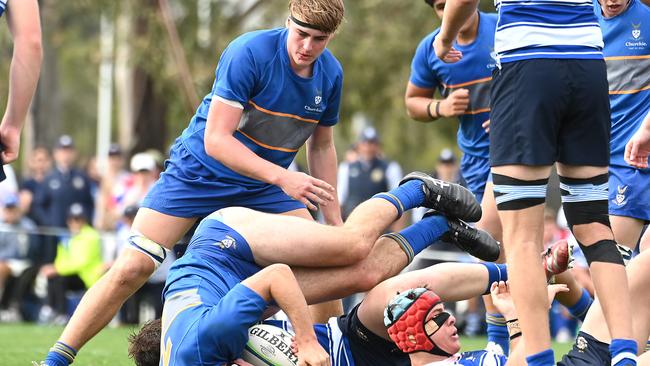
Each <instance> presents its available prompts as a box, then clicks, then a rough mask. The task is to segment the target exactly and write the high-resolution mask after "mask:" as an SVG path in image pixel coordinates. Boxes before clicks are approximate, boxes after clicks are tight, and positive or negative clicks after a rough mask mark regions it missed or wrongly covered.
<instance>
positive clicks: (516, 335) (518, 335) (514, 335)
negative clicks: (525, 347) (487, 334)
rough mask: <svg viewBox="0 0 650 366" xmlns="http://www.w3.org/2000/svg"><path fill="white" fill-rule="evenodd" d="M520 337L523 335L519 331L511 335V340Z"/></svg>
mask: <svg viewBox="0 0 650 366" xmlns="http://www.w3.org/2000/svg"><path fill="white" fill-rule="evenodd" d="M519 337H521V332H518V333H515V334H513V335H511V336H510V340H511V341H512V340H513V339H517V338H519Z"/></svg>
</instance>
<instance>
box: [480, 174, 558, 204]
mask: <svg viewBox="0 0 650 366" xmlns="http://www.w3.org/2000/svg"><path fill="white" fill-rule="evenodd" d="M492 176H493V179H494V189H493V190H494V200H495V202H496V204H497V208H498V209H499V210H501V211H509V210H523V209H525V208H529V207H533V206H537V205H541V204H543V203H544V202H546V186H547V184H548V178H545V179H537V180H522V179H517V178H513V177H508V176H506V175H501V174H493V175H492Z"/></svg>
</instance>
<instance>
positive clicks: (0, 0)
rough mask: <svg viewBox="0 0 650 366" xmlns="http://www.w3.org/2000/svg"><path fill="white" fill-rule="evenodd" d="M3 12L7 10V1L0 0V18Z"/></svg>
mask: <svg viewBox="0 0 650 366" xmlns="http://www.w3.org/2000/svg"><path fill="white" fill-rule="evenodd" d="M5 10H7V0H0V17H1V16H2V14H4V13H5Z"/></svg>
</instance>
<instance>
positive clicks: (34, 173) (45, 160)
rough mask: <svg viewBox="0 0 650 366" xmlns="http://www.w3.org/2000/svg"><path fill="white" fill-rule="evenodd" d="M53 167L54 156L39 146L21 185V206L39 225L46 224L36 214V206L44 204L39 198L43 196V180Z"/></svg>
mask: <svg viewBox="0 0 650 366" xmlns="http://www.w3.org/2000/svg"><path fill="white" fill-rule="evenodd" d="M51 169H52V157H51V156H50V152H49V151H48V150H47V148H45V147H43V146H39V147H37V148H35V149H34V151H32V154H31V156H30V158H29V161H28V162H27V170H28V172H27V175H26V176H25V178H24V180H23V182H22V184H21V187H20V207H21V209H22V210H23V212H24V213H25V215H26V216H27V217H29V218H30V219H31V220H33V221H34V222H35V223H36V224H37V225H44V223H43V222H41V220H40V218H39V217H38V215H37V214H36V212H37V211H38V210H36V209H34V207H38V206H41V205H42V204H41V203H40V202H39V201H38V200H37V198H42V197H43V194H42V190H43V189H44V186H43V182H44V181H45V177H46V176H47V175H48V174H49V173H50V170H51Z"/></svg>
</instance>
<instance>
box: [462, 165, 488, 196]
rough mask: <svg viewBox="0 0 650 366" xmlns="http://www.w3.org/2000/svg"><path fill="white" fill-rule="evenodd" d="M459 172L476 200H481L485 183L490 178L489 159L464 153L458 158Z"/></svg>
mask: <svg viewBox="0 0 650 366" xmlns="http://www.w3.org/2000/svg"><path fill="white" fill-rule="evenodd" d="M460 173H461V174H462V175H463V179H465V182H466V183H467V188H469V190H470V191H472V193H474V196H475V197H476V200H477V201H479V202H481V201H482V200H483V194H484V193H485V184H486V183H487V182H488V181H490V180H491V175H490V159H488V158H482V157H479V156H475V155H470V154H464V155H463V158H462V159H461V160H460Z"/></svg>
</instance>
